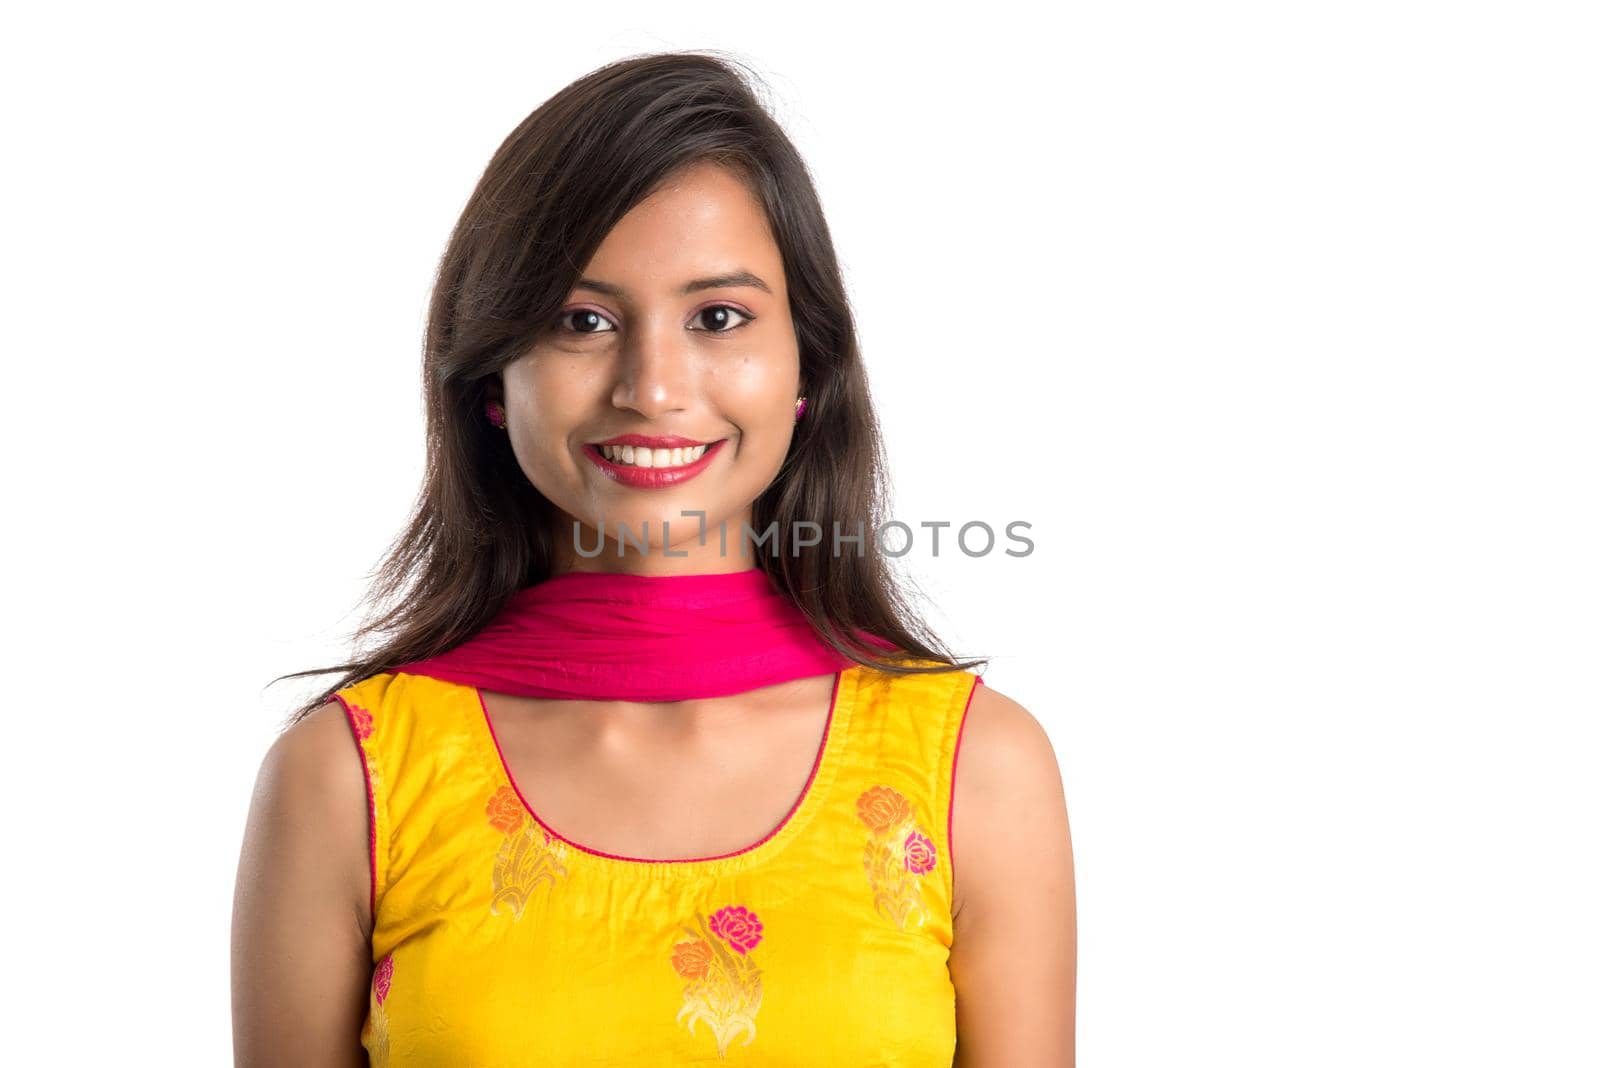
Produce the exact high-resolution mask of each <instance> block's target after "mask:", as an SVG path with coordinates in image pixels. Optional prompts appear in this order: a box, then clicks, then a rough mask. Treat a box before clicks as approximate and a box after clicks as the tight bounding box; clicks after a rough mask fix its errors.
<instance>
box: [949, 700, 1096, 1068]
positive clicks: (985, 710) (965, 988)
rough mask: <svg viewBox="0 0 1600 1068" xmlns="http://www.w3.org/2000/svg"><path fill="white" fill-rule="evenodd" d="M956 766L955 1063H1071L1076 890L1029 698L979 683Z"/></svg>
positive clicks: (1047, 748) (1066, 833)
mask: <svg viewBox="0 0 1600 1068" xmlns="http://www.w3.org/2000/svg"><path fill="white" fill-rule="evenodd" d="M956 770H957V774H956V782H955V789H954V798H953V803H954V805H955V814H954V816H953V817H952V818H953V822H954V828H953V830H952V845H951V857H952V861H951V863H952V871H953V873H954V878H955V900H954V909H955V917H954V919H955V940H954V944H953V945H952V946H951V950H950V977H951V981H952V982H953V983H954V984H955V988H956V1034H957V1036H958V1038H957V1042H956V1058H955V1065H956V1068H1002V1066H1010V1065H1028V1066H1029V1068H1072V1066H1073V1065H1074V1063H1075V1059H1076V1013H1077V970H1078V932H1077V894H1076V889H1075V887H1074V875H1073V864H1072V838H1071V831H1070V830H1069V828H1068V825H1067V805H1066V796H1065V792H1064V791H1063V789H1062V785H1061V770H1060V766H1059V765H1058V763H1057V761H1056V756H1055V751H1054V750H1053V748H1052V747H1051V745H1050V739H1049V737H1048V735H1046V734H1045V731H1044V728H1043V727H1042V726H1041V725H1040V724H1039V721H1038V720H1036V719H1034V718H1033V716H1032V714H1030V713H1029V712H1028V710H1027V709H1025V708H1023V707H1022V706H1021V705H1019V704H1017V703H1016V702H1015V701H1013V700H1011V699H1010V698H1008V697H1006V696H1004V695H1002V694H999V693H996V692H995V691H994V690H992V689H991V688H990V687H989V686H988V685H987V684H985V685H982V686H979V687H978V688H977V691H976V692H975V693H974V694H973V696H972V703H971V706H970V707H969V708H968V710H967V721H966V725H965V727H964V728H963V731H962V736H961V748H960V751H959V756H958V760H957V762H956Z"/></svg>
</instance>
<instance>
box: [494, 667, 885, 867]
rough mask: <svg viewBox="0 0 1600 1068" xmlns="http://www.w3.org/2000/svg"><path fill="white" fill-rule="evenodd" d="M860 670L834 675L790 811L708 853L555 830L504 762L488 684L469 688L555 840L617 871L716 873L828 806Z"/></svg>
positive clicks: (750, 859)
mask: <svg viewBox="0 0 1600 1068" xmlns="http://www.w3.org/2000/svg"><path fill="white" fill-rule="evenodd" d="M859 672H860V667H859V665H853V666H850V667H846V668H844V669H842V670H840V671H837V672H835V673H834V679H833V693H832V696H831V697H830V698H829V702H828V716H827V719H826V720H825V721H824V723H823V728H822V741H821V742H820V743H819V744H818V746H817V752H816V755H815V756H814V757H813V758H812V762H811V773H810V775H808V776H807V778H806V781H805V785H804V786H802V787H801V789H800V794H799V796H798V797H796V798H795V800H794V803H793V804H791V805H790V806H789V810H788V812H787V813H785V815H784V817H783V819H782V820H780V821H779V822H778V825H777V826H776V827H774V828H773V829H772V830H771V831H768V832H767V834H766V835H765V836H764V837H763V838H761V839H760V840H758V841H755V842H752V843H751V844H749V845H747V846H743V847H741V848H739V849H736V850H733V851H731V852H728V853H721V854H718V855H716V856H710V857H630V856H624V855H622V854H620V853H608V852H606V851H605V850H602V849H596V848H594V847H593V846H588V845H585V844H583V843H582V842H578V841H574V840H573V839H571V838H569V837H567V836H566V835H564V834H562V833H561V832H560V831H558V830H556V829H555V828H554V827H552V826H551V825H550V824H549V823H548V822H546V821H545V819H544V818H543V817H542V816H540V815H539V813H538V812H537V811H536V810H535V809H534V807H533V805H532V804H530V803H529V801H528V798H527V796H526V795H525V794H524V793H523V792H522V786H521V784H519V783H518V782H517V777H516V775H515V774H513V773H512V771H511V765H510V764H509V763H507V761H506V756H505V750H504V749H502V748H501V746H500V738H499V734H498V732H497V731H496V730H495V726H494V719H493V717H491V716H490V715H489V705H488V702H486V701H485V700H484V699H483V692H484V688H483V687H481V686H471V687H468V688H469V689H470V690H471V692H472V693H473V694H474V695H475V696H476V697H477V701H478V709H479V712H480V714H481V716H482V722H483V726H484V728H485V730H486V732H487V733H488V737H489V743H490V749H491V753H490V758H491V762H492V764H493V765H494V767H495V768H496V770H497V771H498V773H499V776H500V777H501V778H502V779H503V780H504V781H505V782H506V784H508V785H509V786H510V787H511V791H512V792H513V793H514V794H516V796H517V801H518V803H519V804H521V806H522V811H523V812H524V813H525V814H526V815H527V816H528V818H529V819H531V820H532V821H533V822H534V824H535V825H536V826H538V827H539V828H541V829H542V830H543V831H544V832H545V833H546V834H547V835H549V837H550V838H551V839H553V840H555V841H557V842H561V843H563V844H565V845H567V846H568V847H570V848H572V849H575V850H577V851H578V852H580V853H582V854H584V855H585V856H588V857H592V858H594V859H595V860H596V861H599V862H601V863H603V864H605V865H607V866H610V867H612V868H614V869H620V870H631V871H639V872H668V873H684V872H698V873H703V874H713V873H724V872H731V871H735V870H740V871H742V870H744V869H746V868H749V867H752V866H754V865H755V864H757V863H760V862H761V861H763V860H765V859H766V858H767V857H768V856H771V855H773V854H775V853H777V852H779V851H781V850H782V849H783V848H784V847H785V846H787V845H788V843H789V842H790V841H792V840H793V839H794V838H795V836H796V835H798V834H799V833H800V832H801V831H803V830H804V829H805V828H806V826H807V825H808V824H809V823H810V822H811V820H812V819H813V818H814V817H815V815H816V814H817V812H818V811H820V810H821V809H822V808H823V807H824V806H825V805H826V803H827V798H828V794H829V793H830V792H831V789H832V786H833V783H834V780H835V779H837V778H838V770H839V763H840V761H841V760H842V759H843V755H844V749H845V745H846V739H847V737H848V735H849V730H850V721H851V718H852V712H853V711H854V708H855V698H856V690H857V685H858V680H859Z"/></svg>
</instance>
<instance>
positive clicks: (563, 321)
mask: <svg viewBox="0 0 1600 1068" xmlns="http://www.w3.org/2000/svg"><path fill="white" fill-rule="evenodd" d="M717 308H726V309H728V310H729V311H731V312H733V313H734V314H735V315H737V316H740V317H741V318H743V319H744V322H742V323H738V324H736V325H734V326H730V327H729V328H728V329H726V330H703V329H702V330H696V331H695V333H697V334H731V333H733V332H734V331H735V330H738V329H740V328H741V327H745V326H749V325H750V324H751V323H753V322H755V318H756V317H755V316H754V315H751V314H750V313H749V312H747V311H745V310H744V309H743V308H736V307H734V306H733V305H732V304H707V305H706V306H705V307H704V308H701V309H700V310H699V311H697V312H695V313H694V318H695V319H698V318H700V316H702V315H704V314H705V313H706V312H708V311H713V310H715V309H717ZM579 312H588V313H590V314H592V315H596V316H599V317H600V318H601V319H605V321H606V322H608V323H609V322H611V320H610V319H606V317H605V316H604V315H603V314H601V313H600V312H597V311H595V310H594V309H593V308H572V309H569V310H568V311H564V312H562V313H561V314H560V315H559V316H558V317H557V318H556V323H555V325H556V328H557V329H558V330H563V332H565V333H567V334H570V335H571V336H573V337H595V336H597V335H599V334H613V333H616V324H615V323H612V324H611V325H612V329H610V330H566V329H565V327H566V325H567V322H568V320H570V319H571V318H572V317H573V316H574V315H577V314H578V313H579Z"/></svg>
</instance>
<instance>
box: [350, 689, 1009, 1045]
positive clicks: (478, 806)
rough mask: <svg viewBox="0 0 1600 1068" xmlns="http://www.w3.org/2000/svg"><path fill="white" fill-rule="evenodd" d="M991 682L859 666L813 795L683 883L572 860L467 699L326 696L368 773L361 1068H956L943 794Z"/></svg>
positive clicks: (826, 744) (676, 867)
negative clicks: (982, 690) (366, 976)
mask: <svg viewBox="0 0 1600 1068" xmlns="http://www.w3.org/2000/svg"><path fill="white" fill-rule="evenodd" d="M979 683H980V678H979V677H978V676H975V675H974V674H972V673H971V672H969V671H951V672H947V673H939V674H931V675H921V676H893V675H889V674H887V673H884V672H879V671H876V670H874V669H871V668H865V667H860V666H852V667H849V668H846V669H845V670H844V671H842V672H840V673H839V674H838V676H837V677H836V679H835V682H834V690H833V703H832V707H831V710H830V712H829V714H828V721H827V728H826V731H825V736H824V740H823V743H822V746H821V748H820V750H819V752H818V754H817V758H816V761H815V762H814V765H813V768H812V773H811V777H810V779H809V781H808V783H807V785H806V787H805V790H804V792H803V793H802V795H801V797H800V798H799V799H798V800H797V802H796V804H795V806H794V807H793V808H792V809H791V810H790V812H789V814H788V816H787V817H785V819H784V820H783V822H782V823H781V824H780V825H779V826H778V827H777V828H776V829H775V830H774V831H772V832H771V833H770V834H769V835H768V836H767V837H766V838H764V839H763V840H762V841H760V842H758V843H756V844H754V845H751V846H748V847H746V848H745V849H743V850H740V851H738V852H736V853H729V854H724V855H722V856H719V857H712V858H705V859H695V860H648V859H638V858H625V857H617V856H613V855H610V854H605V853H602V852H599V851H597V850H594V849H591V848H588V847H586V846H584V845H582V844H579V843H577V842H572V841H568V840H566V839H564V838H563V837H562V836H561V835H560V833H559V828H554V827H550V826H548V825H546V824H545V823H543V822H542V821H541V819H540V818H539V817H538V816H537V815H536V814H535V813H534V812H533V811H532V810H531V809H530V808H529V806H528V805H527V803H526V801H525V799H524V798H523V796H522V794H521V792H520V791H519V789H518V785H517V784H516V783H515V782H514V781H513V778H512V776H511V775H510V774H509V772H508V771H507V768H506V765H505V762H504V760H503V758H502V756H501V753H500V748H499V744H498V742H497V740H496V738H495V736H494V732H493V728H492V725H491V722H490V719H489V716H488V715H487V713H486V712H485V709H484V705H483V702H482V698H481V696H480V694H479V692H478V690H477V689H475V688H474V687H471V686H464V685H460V684H456V683H449V682H442V681H439V680H437V679H433V678H430V677H427V676H423V675H412V674H406V673H387V674H381V675H375V676H373V677H371V678H368V679H366V680H364V681H362V682H360V683H357V684H355V685H353V686H349V687H346V688H345V689H343V690H340V691H339V693H338V694H337V698H338V700H339V701H340V702H341V703H342V704H343V706H344V709H345V714H346V716H347V717H348V719H349V722H350V726H351V729H352V731H353V733H354V735H355V739H356V743H357V747H358V749H359V753H360V756H361V759H362V762H363V765H364V767H365V770H366V775H367V786H368V798H367V799H368V818H369V827H370V832H371V848H372V855H371V865H372V899H373V916H374V919H375V922H374V929H373V935H372V960H373V963H374V966H375V967H374V974H373V982H372V987H371V990H370V992H369V997H368V1013H367V1018H366V1020H365V1022H364V1024H363V1027H362V1030H361V1042H362V1045H363V1046H364V1047H365V1048H366V1050H367V1052H368V1054H369V1057H370V1060H371V1063H372V1065H373V1066H374V1068H387V1066H390V1065H393V1066H396V1068H478V1066H484V1068H490V1066H495V1068H498V1066H518V1068H534V1066H540V1065H561V1066H569V1065H675V1064H734V1063H738V1064H747V1065H806V1066H817V1065H830V1066H834V1065H837V1066H840V1068H870V1066H880V1065H881V1066H890V1065H893V1066H897V1068H898V1066H904V1068H912V1066H915V1068H934V1066H936V1065H937V1066H939V1068H947V1066H949V1065H950V1063H951V1061H952V1058H953V1056H954V1052H955V1043H956V1030H955V989H954V987H953V986H952V985H951V982H950V973H949V969H948V967H947V964H948V959H949V953H950V945H951V936H952V922H951V887H952V884H951V850H950V827H951V796H952V789H953V784H954V776H955V771H956V762H957V755H958V751H959V747H960V740H961V733H962V728H963V727H964V726H965V721H966V712H967V708H968V705H969V702H970V699H971V696H972V693H973V690H974V688H975V687H976V686H977V685H978V684H979Z"/></svg>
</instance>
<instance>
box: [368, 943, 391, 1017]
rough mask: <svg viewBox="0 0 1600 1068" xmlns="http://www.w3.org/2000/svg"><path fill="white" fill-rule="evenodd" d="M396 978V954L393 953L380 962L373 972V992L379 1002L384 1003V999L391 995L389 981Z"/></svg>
mask: <svg viewBox="0 0 1600 1068" xmlns="http://www.w3.org/2000/svg"><path fill="white" fill-rule="evenodd" d="M393 978H394V954H393V953H391V954H389V955H388V956H387V957H384V958H383V959H382V960H381V961H379V962H378V969H377V971H375V972H373V973H372V993H373V995H374V996H376V997H377V999H378V1004H379V1005H382V1004H383V999H384V998H386V997H388V996H389V982H390V980H392V979H393Z"/></svg>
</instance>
